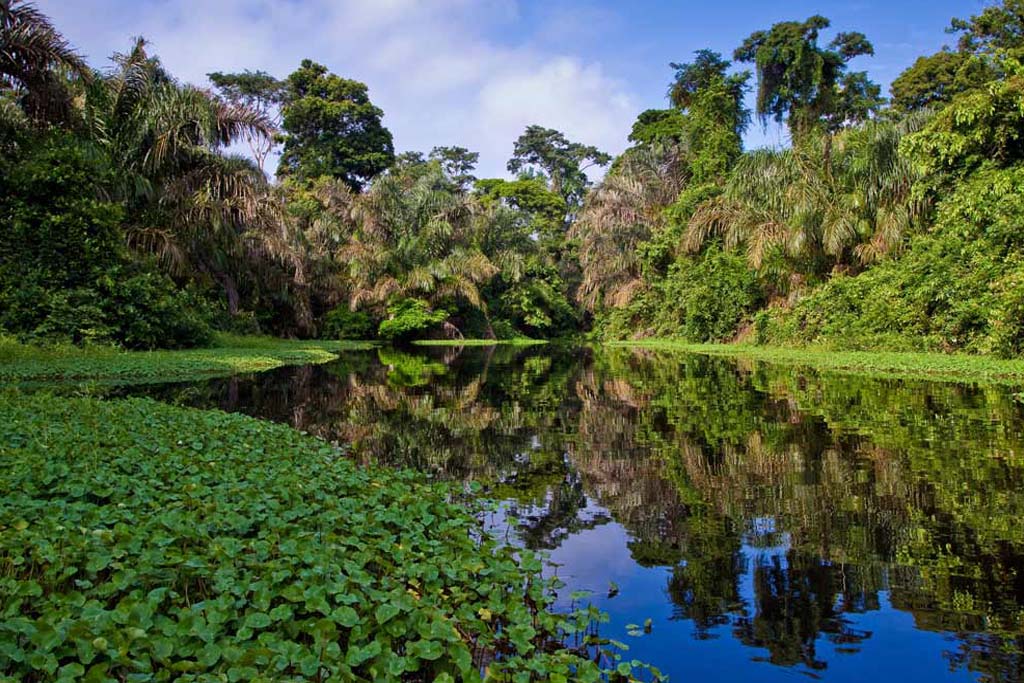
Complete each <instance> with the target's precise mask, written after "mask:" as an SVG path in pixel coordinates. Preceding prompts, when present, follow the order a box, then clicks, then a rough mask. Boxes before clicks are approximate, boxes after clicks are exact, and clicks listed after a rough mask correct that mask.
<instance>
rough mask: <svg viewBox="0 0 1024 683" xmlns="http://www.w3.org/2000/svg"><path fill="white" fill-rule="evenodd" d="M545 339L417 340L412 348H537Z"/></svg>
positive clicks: (544, 342)
mask: <svg viewBox="0 0 1024 683" xmlns="http://www.w3.org/2000/svg"><path fill="white" fill-rule="evenodd" d="M547 343H548V340H547V339H526V338H518V339H418V340H416V341H414V342H413V343H412V344H413V346H539V345H543V344H547Z"/></svg>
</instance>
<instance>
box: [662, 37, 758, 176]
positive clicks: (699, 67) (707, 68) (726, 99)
mask: <svg viewBox="0 0 1024 683" xmlns="http://www.w3.org/2000/svg"><path fill="white" fill-rule="evenodd" d="M695 55H696V57H695V59H694V61H693V62H692V63H688V64H676V63H673V64H671V66H672V68H673V69H675V70H676V74H675V79H674V80H673V82H672V84H671V85H670V86H669V99H670V100H671V101H672V103H673V104H674V105H675V106H676V107H678V108H679V109H681V110H683V111H684V113H685V115H684V118H683V129H684V131H685V140H686V146H687V149H688V151H689V153H690V155H691V170H692V175H693V181H694V182H695V183H706V182H721V181H722V180H724V178H725V174H726V173H727V171H728V170H729V168H730V167H731V166H732V164H733V162H735V160H736V159H737V158H738V157H739V155H740V153H741V152H742V149H743V140H742V136H743V133H744V131H746V129H747V126H748V125H749V123H750V111H749V110H748V109H747V108H746V106H744V104H743V96H744V94H745V93H746V90H747V81H748V80H750V73H749V72H748V71H742V72H740V73H735V74H731V75H730V74H727V73H726V71H727V70H728V69H729V67H730V66H731V64H730V63H729V62H728V61H726V60H725V59H722V56H721V55H720V54H718V53H717V52H713V51H711V50H698V51H697V52H696V53H695Z"/></svg>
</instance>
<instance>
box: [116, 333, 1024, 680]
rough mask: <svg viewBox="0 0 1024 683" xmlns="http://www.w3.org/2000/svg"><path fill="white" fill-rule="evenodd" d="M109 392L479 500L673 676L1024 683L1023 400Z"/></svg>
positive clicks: (538, 384)
mask: <svg viewBox="0 0 1024 683" xmlns="http://www.w3.org/2000/svg"><path fill="white" fill-rule="evenodd" d="M118 391H120V392H128V393H148V394H150V395H155V396H157V397H159V398H161V399H163V400H167V401H171V402H174V403H178V404H184V405H194V406H201V407H220V408H222V409H225V410H231V411H241V412H244V413H248V414H250V415H254V416H257V417H261V418H266V419H270V420H276V421H280V422H285V423H288V424H291V425H293V426H295V427H298V428H300V429H303V430H306V431H309V432H311V433H314V434H317V435H320V436H322V437H325V438H328V439H331V440H337V441H339V442H345V443H349V444H351V447H352V451H353V454H354V457H356V458H357V459H359V460H361V461H365V462H373V463H378V464H384V465H394V466H407V467H413V468H416V469H419V470H422V471H425V472H429V473H432V474H433V475H435V476H437V477H440V478H446V479H454V480H474V481H478V482H481V483H482V484H483V485H484V486H485V487H487V489H488V490H489V493H490V495H491V496H492V497H495V498H498V499H500V500H502V501H504V503H503V508H502V509H503V510H504V511H505V512H507V513H509V514H510V515H511V517H512V518H514V519H515V520H517V521H514V522H511V524H512V527H513V531H512V533H513V534H514V535H515V536H516V538H517V539H518V541H519V542H521V543H525V544H526V545H528V546H529V547H531V548H536V549H543V550H547V551H549V552H550V556H551V559H552V560H553V561H554V562H556V563H559V564H560V565H561V566H560V567H559V568H558V573H559V575H560V576H561V577H562V578H563V579H564V580H565V581H566V582H567V583H568V587H567V589H566V592H567V593H568V591H569V590H576V589H591V590H593V591H594V592H595V602H596V603H597V604H598V605H599V606H600V607H602V608H603V609H605V610H607V611H608V612H610V613H611V615H612V623H611V624H609V625H606V626H605V627H604V629H603V632H602V633H603V635H607V636H610V637H613V638H617V639H621V640H624V641H626V642H628V643H629V645H630V648H631V649H630V653H629V656H630V657H636V658H639V659H643V660H646V661H648V662H650V663H652V664H654V665H656V666H658V667H660V668H661V669H662V670H663V671H664V672H665V673H667V674H669V675H670V676H671V677H672V679H673V680H674V681H689V680H694V681H712V680H723V681H776V680H779V681H782V680H786V681H792V680H802V679H804V678H805V677H810V678H812V679H822V680H827V681H858V682H863V681H865V680H867V681H889V680H897V681H901V682H906V683H909V682H911V681H941V680H981V681H1017V680H1022V679H1024V666H1022V657H1021V652H1022V647H1024V403H1022V402H1021V400H1020V399H1018V398H1016V397H1015V396H1014V392H1015V391H1019V389H1017V390H1015V389H1012V388H1002V387H991V386H986V387H977V386H970V385H959V384H940V383H929V382H923V381H914V380H907V381H898V380H879V379H869V378H861V377H851V376H844V375H829V374H819V373H816V372H813V371H810V370H800V369H791V368H778V367H771V366H766V365H754V364H744V363H739V364H738V363H736V362H735V361H731V360H726V359H712V358H706V357H700V356H692V355H682V354H672V353H661V352H650V351H639V350H629V349H613V350H601V351H595V350H587V349H573V350H558V349H540V350H537V349H530V350H513V349H503V348H499V349H479V348H478V349H464V350H461V351H459V350H452V349H436V350H432V351H429V352H428V351H423V352H417V353H403V352H398V351H393V350H376V351H370V352H359V353H351V354H348V355H347V356H346V357H345V358H344V359H343V360H341V361H339V362H336V363H333V364H329V365H323V366H311V367H302V368H289V369H283V370H280V371H276V372H271V373H267V374H262V375H257V376H250V377H244V378H235V379H230V380H216V381H210V382H204V383H197V384H189V385H166V386H154V387H146V388H141V389H127V390H126V389H122V390H118ZM502 519H505V518H504V517H503V516H496V520H497V521H500V520H502ZM609 582H614V583H615V584H616V585H617V586H618V594H617V595H615V596H614V597H612V598H608V597H607V596H608V593H609ZM648 618H649V619H651V620H652V627H651V630H650V633H647V634H644V635H642V636H640V637H633V636H630V635H628V634H627V628H626V625H627V624H643V623H644V621H645V620H646V619H648Z"/></svg>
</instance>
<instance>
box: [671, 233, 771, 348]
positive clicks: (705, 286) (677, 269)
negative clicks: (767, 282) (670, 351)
mask: <svg viewBox="0 0 1024 683" xmlns="http://www.w3.org/2000/svg"><path fill="white" fill-rule="evenodd" d="M659 289H660V294H661V298H662V302H663V303H662V306H661V309H660V310H659V311H658V313H657V314H656V317H655V322H656V326H657V331H658V334H662V335H669V336H679V337H682V338H684V339H686V340H688V341H693V342H711V341H726V340H728V339H731V338H732V337H734V336H735V335H736V332H737V330H738V329H739V327H740V326H741V325H742V324H743V323H744V322H745V321H746V320H748V319H749V318H750V316H751V314H752V313H753V311H754V310H755V309H756V308H757V306H758V305H760V303H761V301H762V300H763V298H764V296H763V293H762V292H761V287H760V284H759V282H758V279H757V275H756V274H755V273H754V272H753V271H752V270H750V268H749V266H748V265H747V262H746V259H745V258H743V256H741V255H739V254H734V253H730V252H727V251H723V250H722V249H720V248H719V247H717V246H712V247H710V248H709V249H708V250H707V251H706V252H704V253H703V254H701V255H700V256H698V257H696V258H694V259H686V258H682V259H679V260H677V261H676V262H675V263H673V264H672V265H671V266H670V268H669V273H668V276H667V277H666V278H665V279H664V281H662V282H661V283H659Z"/></svg>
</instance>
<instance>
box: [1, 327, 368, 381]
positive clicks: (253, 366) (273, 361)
mask: <svg viewBox="0 0 1024 683" xmlns="http://www.w3.org/2000/svg"><path fill="white" fill-rule="evenodd" d="M371 346H372V344H369V343H365V342H346V341H297V340H288V339H275V338H273V337H242V336H234V335H223V334H222V335H218V336H217V337H216V341H215V343H214V346H212V347H209V348H201V349H187V350H179V351H120V350H117V349H113V348H110V347H86V348H79V347H74V346H63V347H37V346H30V345H26V344H19V343H17V342H15V341H13V340H10V339H8V338H0V380H5V381H10V382H31V381H52V380H96V381H114V382H117V381H125V382H130V381H144V382H152V381H183V380H189V379H201V378H204V377H214V376H223V375H232V374H238V373H246V372H261V371H264V370H271V369H273V368H276V367H280V366H282V365H300V364H306V363H326V362H329V361H332V360H336V359H337V357H338V354H339V353H340V352H342V351H345V350H356V349H366V348H370V347H371Z"/></svg>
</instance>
